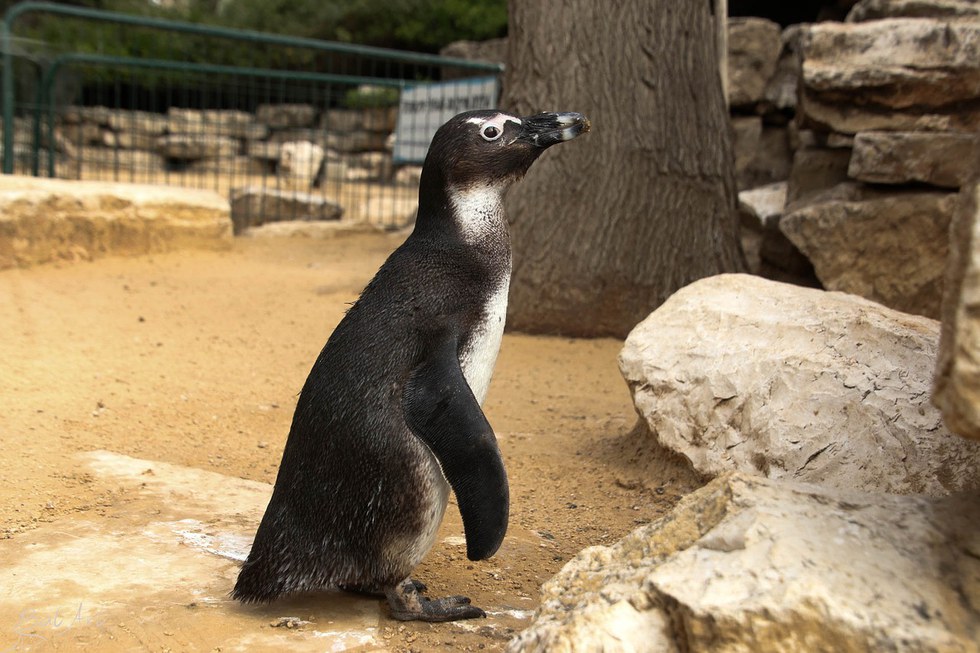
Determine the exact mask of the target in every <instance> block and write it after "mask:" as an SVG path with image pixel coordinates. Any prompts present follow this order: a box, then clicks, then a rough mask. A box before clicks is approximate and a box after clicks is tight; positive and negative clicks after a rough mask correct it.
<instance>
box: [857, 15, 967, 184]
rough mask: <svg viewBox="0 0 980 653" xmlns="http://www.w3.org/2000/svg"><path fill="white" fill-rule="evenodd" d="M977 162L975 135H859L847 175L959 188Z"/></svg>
mask: <svg viewBox="0 0 980 653" xmlns="http://www.w3.org/2000/svg"><path fill="white" fill-rule="evenodd" d="M978 6H980V5H978ZM978 160H980V135H978V134H972V133H965V132H882V131H875V132H861V133H859V134H858V135H857V136H856V137H855V139H854V152H853V154H852V155H851V160H850V165H849V167H848V170H847V174H848V175H849V176H850V177H852V178H853V179H860V180H861V181H866V182H870V183H876V184H905V183H909V182H922V183H925V184H932V185H933V186H940V187H944V188H959V187H960V186H961V185H963V184H964V183H965V182H966V181H967V180H968V179H970V178H971V177H972V176H973V175H974V174H976V167H975V164H976V162H977V161H978Z"/></svg>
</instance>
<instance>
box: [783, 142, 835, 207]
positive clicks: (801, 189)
mask: <svg viewBox="0 0 980 653" xmlns="http://www.w3.org/2000/svg"><path fill="white" fill-rule="evenodd" d="M850 161H851V151H850V150H849V149H846V148H829V147H813V148H811V147H804V148H801V149H798V150H797V151H796V153H795V154H794V155H793V167H792V169H791V170H790V173H789V190H788V194H787V198H786V201H787V202H789V203H793V202H797V201H799V200H803V199H806V198H808V197H812V196H814V195H816V194H817V193H820V192H822V191H825V190H827V189H828V188H833V187H834V186H837V185H838V184H840V183H841V182H844V181H847V179H848V176H847V167H848V165H849V164H850Z"/></svg>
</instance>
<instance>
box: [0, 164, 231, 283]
mask: <svg viewBox="0 0 980 653" xmlns="http://www.w3.org/2000/svg"><path fill="white" fill-rule="evenodd" d="M230 242H231V220H230V219H229V211H228V202H227V200H225V199H224V198H223V197H221V196H220V195H218V194H217V193H214V192H212V191H207V190H199V189H191V188H180V189H174V188H172V187H167V186H144V185H139V184H112V183H101V182H88V181H61V180H53V179H40V178H35V177H18V176H13V175H2V176H0V269H2V268H10V267H17V266H28V265H33V264H37V263H47V262H50V261H57V260H76V259H92V258H97V257H100V256H105V255H109V254H112V255H135V254H146V253H150V252H161V251H168V250H173V249H179V248H187V247H195V248H223V247H227V246H228V245H229V244H230Z"/></svg>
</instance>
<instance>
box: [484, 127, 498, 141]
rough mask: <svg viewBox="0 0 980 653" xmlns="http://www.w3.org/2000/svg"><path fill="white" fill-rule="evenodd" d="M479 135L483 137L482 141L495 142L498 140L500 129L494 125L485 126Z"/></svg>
mask: <svg viewBox="0 0 980 653" xmlns="http://www.w3.org/2000/svg"><path fill="white" fill-rule="evenodd" d="M480 135H481V136H483V140H485V141H495V140H497V139H498V138H500V128H499V127H497V126H496V125H487V126H486V127H484V128H483V130H482V131H481V132H480Z"/></svg>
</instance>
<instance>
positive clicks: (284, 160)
mask: <svg viewBox="0 0 980 653" xmlns="http://www.w3.org/2000/svg"><path fill="white" fill-rule="evenodd" d="M323 157H324V151H323V148H322V147H320V146H319V145H317V144H316V143H311V142H310V141H290V142H288V143H283V144H282V145H281V146H280V147H279V172H281V173H282V174H284V175H288V176H290V177H293V178H296V179H301V180H305V181H307V182H309V181H311V180H312V179H313V177H314V176H315V175H316V173H317V170H319V169H320V163H321V162H322V161H323Z"/></svg>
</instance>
